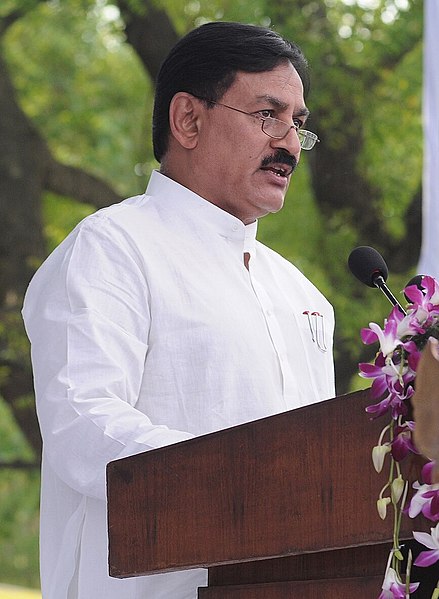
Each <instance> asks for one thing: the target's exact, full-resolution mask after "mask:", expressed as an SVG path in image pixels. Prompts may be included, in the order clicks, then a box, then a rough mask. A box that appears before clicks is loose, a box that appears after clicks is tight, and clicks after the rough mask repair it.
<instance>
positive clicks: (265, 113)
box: [255, 108, 274, 119]
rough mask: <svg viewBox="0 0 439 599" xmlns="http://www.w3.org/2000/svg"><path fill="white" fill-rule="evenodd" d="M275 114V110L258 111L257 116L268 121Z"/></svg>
mask: <svg viewBox="0 0 439 599" xmlns="http://www.w3.org/2000/svg"><path fill="white" fill-rule="evenodd" d="M273 113H274V110H269V109H268V108H267V109H264V110H258V112H256V113H255V115H256V116H261V117H262V118H264V119H267V118H268V117H273Z"/></svg>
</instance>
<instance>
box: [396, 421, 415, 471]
mask: <svg viewBox="0 0 439 599" xmlns="http://www.w3.org/2000/svg"><path fill="white" fill-rule="evenodd" d="M414 429H415V423H414V422H412V421H411V420H407V421H405V422H404V424H403V425H401V426H397V427H396V428H395V433H394V437H393V441H392V443H391V447H392V449H391V452H392V457H393V459H394V460H395V461H396V462H401V461H402V460H403V459H404V458H405V457H406V456H407V455H408V454H409V453H410V452H412V453H419V451H418V450H417V449H416V446H415V444H414V443H413V440H412V432H413V431H414Z"/></svg>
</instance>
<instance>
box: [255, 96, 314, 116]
mask: <svg viewBox="0 0 439 599" xmlns="http://www.w3.org/2000/svg"><path fill="white" fill-rule="evenodd" d="M256 100H258V101H259V102H268V103H269V104H271V106H273V107H274V108H277V109H278V110H286V109H287V108H288V104H287V103H286V102H283V101H282V100H280V99H279V98H276V97H275V96H270V95H269V94H264V95H262V96H257V97H256ZM293 116H304V117H308V116H309V110H308V108H307V107H306V106H303V107H302V108H299V110H296V111H295V113H294V115H293Z"/></svg>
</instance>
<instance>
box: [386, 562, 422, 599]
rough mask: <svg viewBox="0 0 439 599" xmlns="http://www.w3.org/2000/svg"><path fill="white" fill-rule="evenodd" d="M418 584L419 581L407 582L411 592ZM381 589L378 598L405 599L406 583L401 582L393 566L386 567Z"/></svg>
mask: <svg viewBox="0 0 439 599" xmlns="http://www.w3.org/2000/svg"><path fill="white" fill-rule="evenodd" d="M418 586H419V582H413V583H411V584H409V592H410V593H413V592H414V591H416V589H417V588H418ZM381 588H382V591H381V594H380V596H379V597H378V599H406V597H407V593H406V585H405V583H403V582H402V581H401V580H400V578H399V576H398V574H397V573H396V571H395V570H394V569H393V568H390V567H389V568H387V571H386V576H385V578H384V582H383V586H382V587H381Z"/></svg>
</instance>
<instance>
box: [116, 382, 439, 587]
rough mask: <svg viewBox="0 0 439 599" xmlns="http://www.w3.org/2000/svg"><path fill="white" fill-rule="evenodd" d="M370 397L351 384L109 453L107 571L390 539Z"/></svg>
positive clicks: (130, 572) (129, 572)
mask: <svg viewBox="0 0 439 599" xmlns="http://www.w3.org/2000/svg"><path fill="white" fill-rule="evenodd" d="M370 403H371V402H370V399H369V397H368V393H367V392H358V393H355V394H350V395H346V396H342V397H339V398H336V399H334V400H329V401H326V402H322V403H320V404H315V405H312V406H308V407H305V408H301V409H299V410H294V411H291V412H287V413H283V414H279V415H276V416H272V417H269V418H265V419H263V420H259V421H256V422H252V423H248V424H244V425H241V426H239V427H234V428H231V429H227V430H224V431H219V432H217V433H213V434H211V435H207V436H204V437H198V438H196V439H191V440H190V441H186V442H184V443H179V444H177V445H173V446H170V447H166V448H162V449H159V450H155V451H151V452H147V453H144V454H140V455H137V456H133V457H129V458H125V459H123V460H118V461H116V462H112V463H111V464H109V466H108V510H109V512H108V514H109V543H110V545H109V546H110V573H111V575H112V576H116V577H121V578H123V577H129V576H139V575H142V574H147V573H155V572H161V571H169V570H178V569H185V568H188V567H198V566H205V567H212V566H219V565H222V564H235V563H240V562H251V561H253V560H262V559H267V558H275V557H286V556H295V555H299V554H305V553H309V552H311V553H312V552H322V551H323V552H324V551H328V550H333V549H342V548H347V547H354V546H362V545H370V544H379V543H383V542H386V543H387V542H389V541H390V539H391V528H392V521H391V518H388V519H387V521H386V522H385V523H383V522H382V521H381V520H380V519H379V517H378V515H377V512H376V507H375V506H376V499H377V496H378V493H379V490H380V488H381V486H382V485H383V484H384V480H385V475H384V474H382V475H377V474H376V473H375V471H374V470H373V468H372V464H371V449H372V447H373V445H375V444H376V442H377V439H378V436H379V433H380V431H381V428H382V427H383V426H384V424H385V422H384V421H374V422H371V421H370V420H369V418H368V416H367V415H366V414H365V412H364V408H365V406H366V405H368V404H370ZM414 467H415V466H413V465H411V466H409V468H414ZM404 520H407V519H404ZM412 526H413V521H410V522H409V524H407V525H405V529H406V533H407V534H408V535H409V533H410V531H411V530H413V528H412ZM415 526H416V528H415V529H416V530H422V529H425V525H421V524H418V523H416V524H415ZM427 529H428V527H427ZM321 557H322V555H320V558H321ZM301 559H302V558H301V557H299V558H298V560H296V566H295V567H296V568H297V567H298V564H299V563H300V561H301ZM307 560H308V558H306V564H307V565H306V566H304V569H305V570H306V569H307V568H308V567H309V564H308V562H307ZM318 562H319V560H318V558H317V562H316V563H318ZM248 567H250V568H253V569H255V568H256V570H257V569H258V565H253V566H248ZM261 567H262V564H261V565H260V568H259V569H261ZM243 568H244V570H245V568H246V565H245V564H243ZM223 574H224V571H223ZM347 574H348V572H347ZM212 575H213V571H212ZM213 576H214V575H213ZM252 578H253V579H254V576H252ZM212 582H213V579H212ZM203 592H204V591H203ZM261 592H262V591H261ZM262 596H265V595H261V597H262ZM275 596H276V597H277V595H273V597H275ZM201 597H203V595H201ZM206 597H207V596H206ZM212 597H215V595H212ZM255 597H256V595H255ZM258 597H259V595H258ZM270 597H271V596H270ZM303 597H305V595H303Z"/></svg>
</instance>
